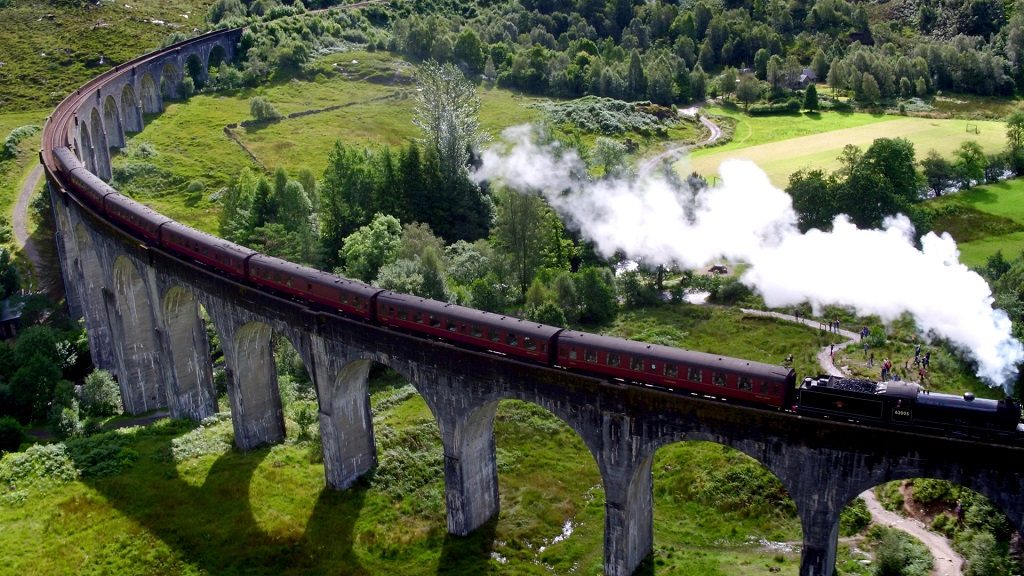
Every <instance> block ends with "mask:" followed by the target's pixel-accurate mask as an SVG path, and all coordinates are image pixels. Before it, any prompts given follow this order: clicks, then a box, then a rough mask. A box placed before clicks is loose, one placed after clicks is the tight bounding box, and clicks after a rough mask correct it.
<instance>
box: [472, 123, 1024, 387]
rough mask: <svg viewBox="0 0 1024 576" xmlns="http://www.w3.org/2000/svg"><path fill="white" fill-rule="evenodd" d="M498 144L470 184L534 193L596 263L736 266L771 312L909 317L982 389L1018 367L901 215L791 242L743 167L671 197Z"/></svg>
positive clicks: (518, 135)
mask: <svg viewBox="0 0 1024 576" xmlns="http://www.w3.org/2000/svg"><path fill="white" fill-rule="evenodd" d="M503 139H504V140H505V141H506V142H507V144H508V145H509V148H507V149H506V150H504V151H500V152H499V151H497V150H495V149H493V148H492V149H491V150H489V151H487V152H485V153H484V155H483V162H482V165H481V167H480V169H479V170H478V171H477V172H476V175H475V176H476V178H478V179H479V180H501V181H503V182H504V183H505V184H506V185H507V186H509V187H511V188H513V189H516V190H519V191H540V192H541V193H543V194H544V196H545V197H546V198H547V200H548V203H549V204H550V205H551V206H552V207H553V208H554V209H555V210H557V211H558V212H559V213H560V214H562V216H563V217H565V218H567V219H568V220H569V221H571V222H572V223H573V224H574V225H576V226H578V227H579V229H580V230H581V232H582V233H583V235H584V236H586V237H587V238H588V239H590V240H591V241H593V242H594V244H595V246H596V247H597V249H598V250H599V251H600V252H601V253H602V254H604V255H605V256H611V255H612V254H613V253H615V252H616V251H618V250H621V251H623V252H624V253H626V254H627V255H628V256H629V257H630V258H634V259H642V260H643V261H644V262H646V263H651V264H666V265H673V264H675V265H681V266H686V267H691V268H693V267H700V266H704V265H707V264H708V263H709V262H712V261H714V260H717V259H720V258H727V259H730V260H740V261H744V262H747V263H749V264H750V268H749V269H748V270H747V272H746V273H744V275H743V276H742V278H741V281H742V282H743V283H744V284H747V285H748V286H750V287H752V288H753V289H755V290H756V291H757V292H759V293H760V294H761V295H762V296H763V297H764V299H765V303H766V304H768V305H769V306H772V307H779V306H788V305H794V304H799V303H801V302H804V301H808V302H810V303H811V304H812V305H813V306H814V307H816V308H818V307H820V306H823V305H830V304H835V305H845V306H852V307H854V308H856V309H857V311H858V312H859V313H861V314H876V315H878V316H880V317H881V318H882V319H883V320H885V321H890V320H893V319H895V318H896V317H898V316H899V315H900V314H902V313H903V312H909V313H910V314H911V315H913V317H914V319H915V320H916V322H917V324H918V326H919V327H920V328H921V329H923V330H925V331H934V332H935V333H937V334H940V335H942V336H943V337H945V338H947V339H949V340H950V341H951V342H953V343H954V344H956V345H958V346H960V347H962V348H964V349H965V350H967V351H968V352H969V353H970V354H971V355H972V356H973V357H974V358H975V359H976V360H977V362H978V376H980V377H981V378H983V379H985V380H986V381H988V382H990V383H993V384H1008V383H1009V382H1011V379H1012V378H1013V376H1014V375H1015V373H1016V364H1017V363H1019V362H1021V361H1022V360H1024V347H1022V345H1021V343H1020V342H1018V341H1017V340H1015V339H1014V338H1013V337H1012V336H1011V335H1010V319H1009V318H1008V317H1007V315H1006V314H1005V313H1004V312H1003V311H1001V310H995V309H993V308H992V303H993V298H992V293H991V291H990V290H989V287H988V285H987V284H986V282H985V281H984V280H983V279H982V278H981V277H980V276H979V275H978V274H976V273H974V272H972V271H970V270H969V269H968V268H967V267H966V266H964V265H963V264H961V263H960V262H959V253H958V251H957V248H956V243H955V242H954V241H953V239H952V238H951V237H950V236H949V235H948V234H943V235H942V236H936V235H935V234H934V233H929V234H927V235H926V236H925V237H924V238H923V239H922V249H921V250H918V249H917V248H915V247H914V244H913V228H912V226H911V224H910V221H909V220H908V219H907V218H906V217H905V216H902V215H899V216H895V217H892V218H889V219H887V220H886V222H885V224H884V226H883V229H881V230H861V229H858V228H857V227H856V226H854V225H853V224H852V223H850V221H849V220H848V219H847V218H846V217H845V216H842V215H841V216H839V217H837V218H836V220H835V223H834V226H833V230H832V232H822V231H820V230H811V231H810V232H808V233H807V234H801V233H800V232H799V230H798V229H797V225H796V223H797V217H796V213H795V212H794V211H793V208H792V204H791V201H790V197H789V195H788V194H786V193H785V192H784V191H782V190H779V189H778V188H775V187H774V186H772V185H771V183H770V182H769V180H768V177H767V176H766V175H765V173H764V172H763V171H761V169H760V168H758V167H757V166H755V165H754V164H753V163H751V162H746V161H735V160H734V161H728V162H725V163H723V164H722V167H721V169H720V174H721V184H719V185H717V186H714V187H711V188H707V189H703V190H700V191H697V192H693V191H686V192H683V193H680V192H678V191H676V190H674V189H673V187H672V186H670V185H669V184H668V183H667V182H666V181H665V180H663V179H660V178H658V177H653V178H643V179H640V180H625V179H609V180H601V181H596V182H594V181H588V180H587V179H585V178H581V177H580V175H581V174H583V173H584V170H585V168H584V166H583V163H582V161H581V160H580V159H579V157H578V156H577V155H576V154H575V152H573V151H564V150H560V149H559V148H558V147H557V145H545V146H541V145H538V144H536V143H535V142H534V141H533V139H532V138H531V131H530V129H529V127H525V126H519V127H515V128H510V129H508V130H506V131H505V133H504V134H503Z"/></svg>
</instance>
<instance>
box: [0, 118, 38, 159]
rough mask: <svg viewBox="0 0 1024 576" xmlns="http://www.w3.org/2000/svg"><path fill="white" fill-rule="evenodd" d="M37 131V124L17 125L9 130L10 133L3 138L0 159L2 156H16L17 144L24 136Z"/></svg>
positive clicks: (26, 136)
mask: <svg viewBox="0 0 1024 576" xmlns="http://www.w3.org/2000/svg"><path fill="white" fill-rule="evenodd" d="M37 132H39V126H34V125H28V126H19V127H17V128H15V129H14V130H11V133H10V134H8V135H7V139H5V140H4V147H3V149H2V150H0V160H2V159H4V158H14V157H15V156H17V155H18V144H20V143H21V141H22V140H24V139H25V138H28V137H29V136H32V135H34V134H35V133H37Z"/></svg>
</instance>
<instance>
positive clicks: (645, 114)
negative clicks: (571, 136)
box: [534, 96, 673, 135]
mask: <svg viewBox="0 0 1024 576" xmlns="http://www.w3.org/2000/svg"><path fill="white" fill-rule="evenodd" d="M534 106H535V107H537V108H539V109H541V110H543V111H544V112H545V114H547V116H548V119H549V121H550V122H551V123H552V124H555V125H558V126H572V127H574V128H576V129H578V130H581V131H583V132H588V133H592V134H604V135H616V134H625V133H630V132H634V133H639V134H655V133H659V132H662V131H664V130H665V126H666V120H668V119H672V118H673V117H672V116H669V117H667V118H666V117H665V115H664V114H661V113H660V112H659V110H660V108H659V107H656V106H651V105H649V104H644V103H642V102H624V101H622V100H615V99H613V98H601V97H599V96H585V97H583V98H579V99H577V100H570V101H568V102H542V103H538V104H534Z"/></svg>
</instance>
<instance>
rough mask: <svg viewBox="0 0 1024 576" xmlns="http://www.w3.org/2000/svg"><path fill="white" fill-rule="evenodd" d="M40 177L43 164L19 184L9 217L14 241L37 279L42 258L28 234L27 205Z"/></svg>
mask: <svg viewBox="0 0 1024 576" xmlns="http://www.w3.org/2000/svg"><path fill="white" fill-rule="evenodd" d="M42 177H43V165H42V164H40V165H38V166H36V167H35V168H33V169H32V172H31V173H29V175H28V178H27V179H25V182H24V183H23V184H22V185H21V191H20V192H18V201H17V203H16V204H15V205H14V214H13V215H12V218H11V226H12V228H14V241H15V242H17V244H18V246H20V247H21V250H22V252H24V253H25V257H26V258H28V261H29V262H31V263H32V268H33V269H34V270H35V274H33V276H35V278H37V279H39V278H40V274H41V273H42V270H43V266H42V259H41V257H40V256H39V248H38V247H37V246H36V244H35V242H33V241H32V239H31V238H30V237H29V235H28V207H29V204H31V203H32V193H33V192H35V190H36V185H38V184H39V179H40V178H42ZM36 289H39V287H36Z"/></svg>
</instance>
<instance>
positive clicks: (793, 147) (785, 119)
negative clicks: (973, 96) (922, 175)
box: [676, 108, 1006, 188]
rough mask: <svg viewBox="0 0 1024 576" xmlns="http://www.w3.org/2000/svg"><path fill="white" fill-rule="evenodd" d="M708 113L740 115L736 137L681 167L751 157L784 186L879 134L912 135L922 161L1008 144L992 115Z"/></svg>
mask: <svg viewBox="0 0 1024 576" xmlns="http://www.w3.org/2000/svg"><path fill="white" fill-rule="evenodd" d="M709 112H711V113H717V114H722V115H726V116H729V117H731V118H734V119H735V120H736V128H735V132H734V138H733V140H732V141H730V142H729V143H727V144H725V145H723V146H720V147H715V148H706V149H702V150H697V151H696V152H694V153H693V154H692V156H691V157H690V158H684V159H682V160H680V161H679V162H677V163H676V169H677V170H678V171H680V172H681V173H686V174H688V173H690V172H692V171H697V172H698V173H700V174H704V175H708V176H710V175H717V174H718V167H719V165H721V163H722V162H723V161H725V160H728V159H732V158H741V159H746V160H752V161H754V162H755V163H756V164H757V165H758V166H760V167H761V169H762V170H764V171H765V172H766V173H767V174H768V176H769V178H770V179H771V181H772V183H774V184H775V185H776V186H778V187H780V188H782V187H785V186H786V184H787V183H788V182H789V175H790V174H792V173H793V172H796V171H797V170H800V169H802V168H814V169H822V170H825V171H826V172H831V171H834V170H836V169H837V168H839V161H838V158H839V155H840V153H841V152H842V150H843V147H844V146H846V145H847V144H853V145H856V146H859V147H860V148H861V149H866V148H867V147H868V146H870V145H871V142H872V141H874V140H875V139H876V138H906V139H907V140H910V141H911V142H912V143H913V144H914V150H915V151H916V152H917V158H918V159H919V160H920V159H921V158H924V157H925V155H926V154H927V153H928V151H929V150H936V151H937V152H939V153H940V154H941V155H942V156H944V157H946V158H952V156H953V152H954V150H956V148H957V147H959V146H960V144H961V143H962V142H965V141H968V140H974V141H976V142H978V143H979V144H981V146H982V148H984V150H985V152H986V153H989V154H991V153H995V152H998V151H1000V150H1002V149H1004V148H1005V147H1006V125H1005V124H1004V123H1002V122H996V121H991V120H987V121H982V120H970V121H967V120H960V119H934V118H915V117H903V116H887V115H882V114H877V115H874V114H865V113H838V112H822V113H820V114H809V113H804V114H791V115H784V116H762V117H757V116H746V115H742V114H739V113H736V112H729V111H726V110H724V109H720V108H719V109H712V110H709ZM968 123H970V124H971V125H972V126H977V127H978V133H977V134H975V133H974V132H967V131H966V128H967V124H968Z"/></svg>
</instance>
